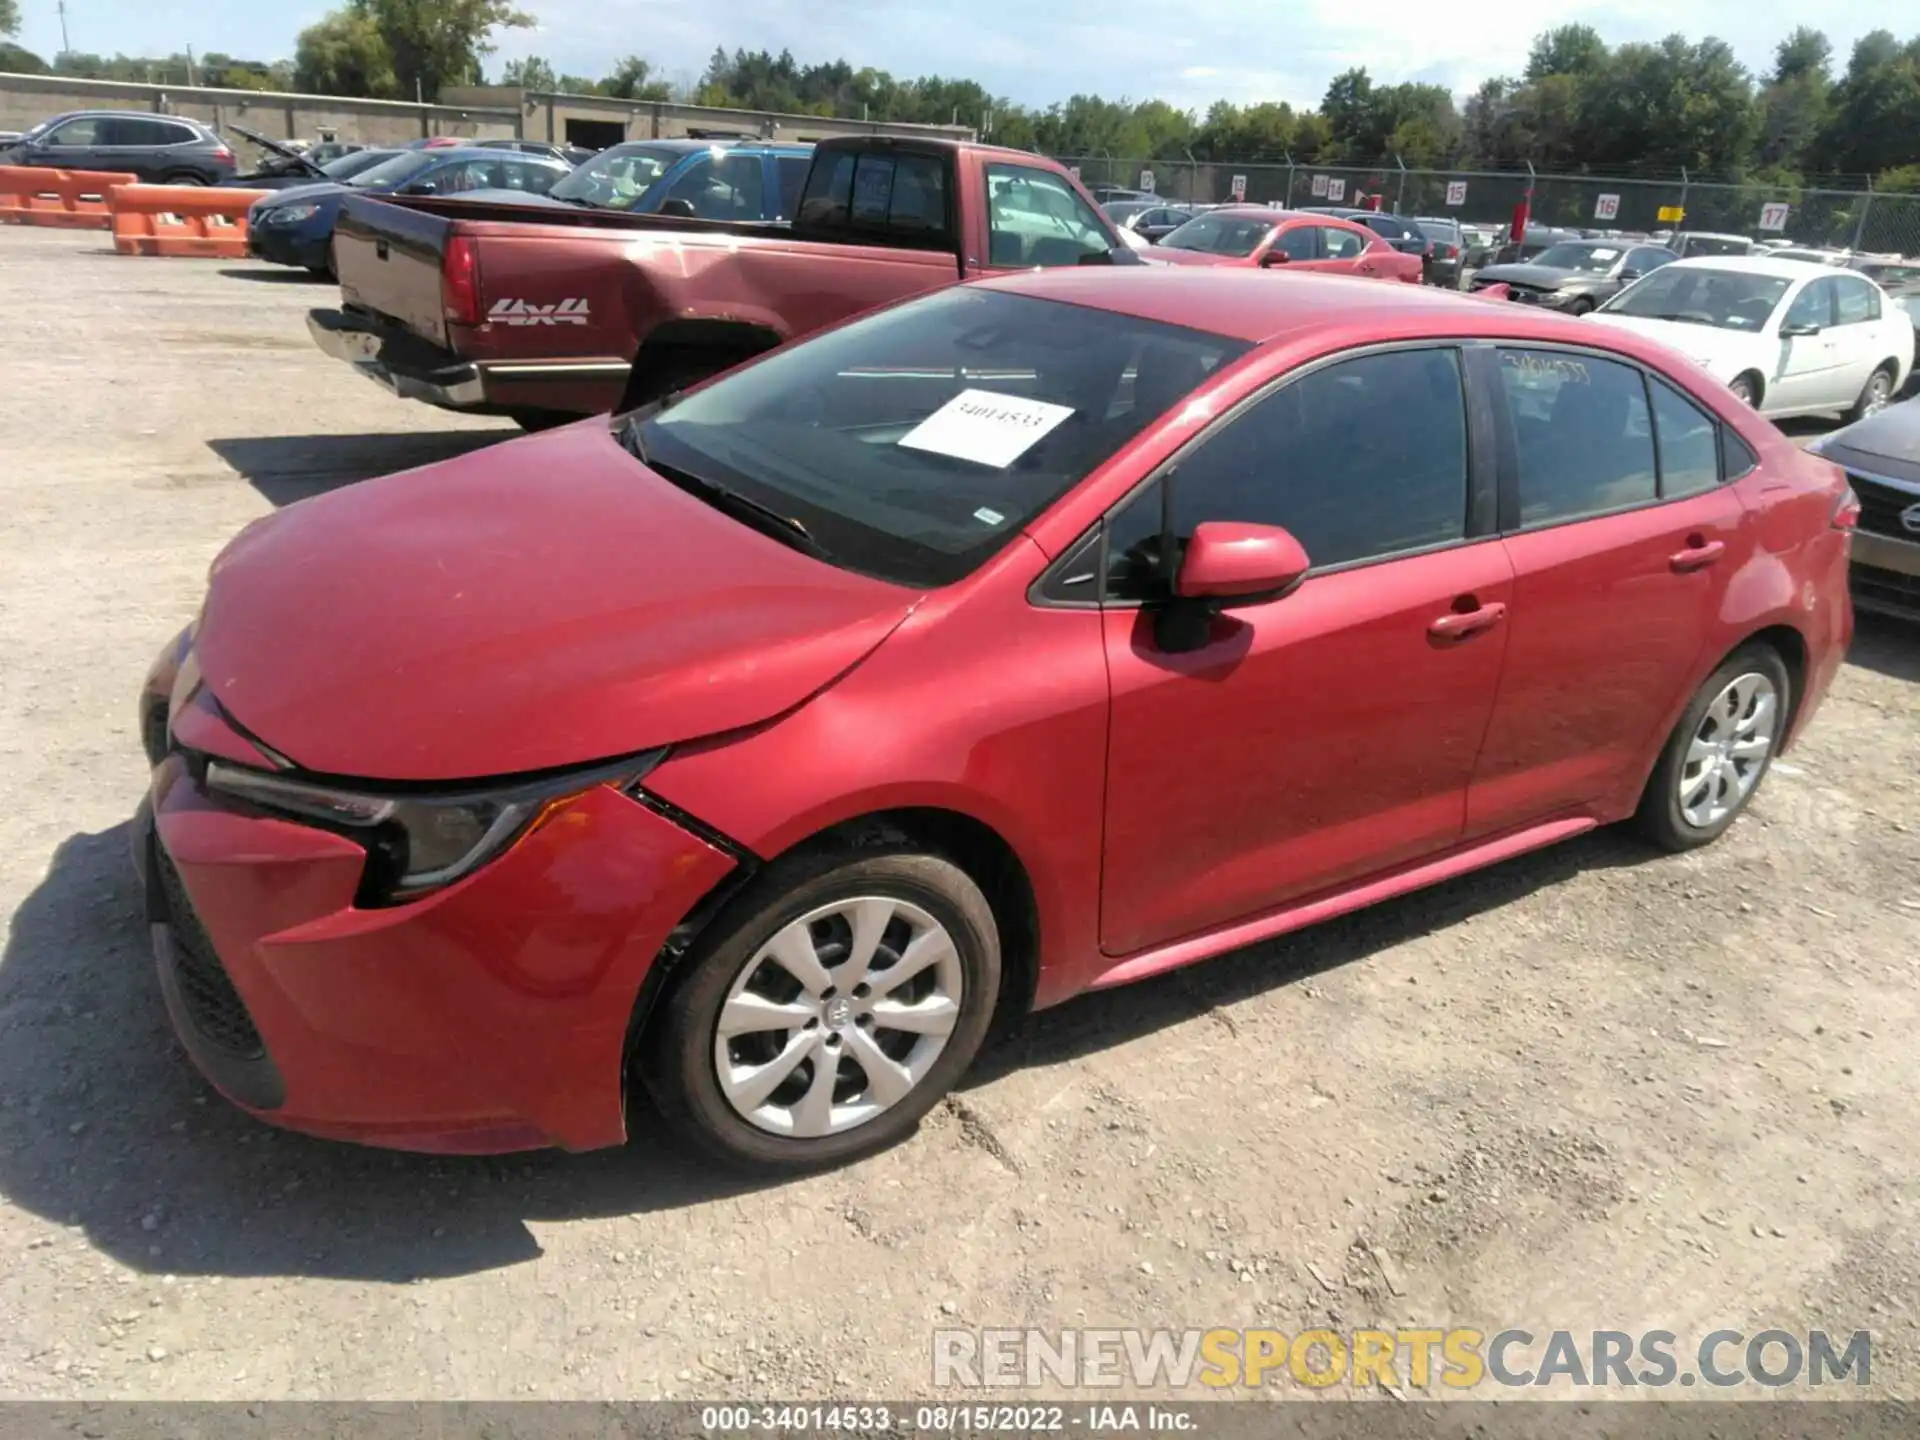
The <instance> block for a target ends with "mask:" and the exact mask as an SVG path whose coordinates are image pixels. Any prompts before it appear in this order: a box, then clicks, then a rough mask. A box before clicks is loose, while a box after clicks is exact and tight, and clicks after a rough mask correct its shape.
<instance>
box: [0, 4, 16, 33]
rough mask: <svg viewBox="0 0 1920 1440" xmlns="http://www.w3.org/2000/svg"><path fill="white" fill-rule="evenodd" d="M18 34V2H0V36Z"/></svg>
mask: <svg viewBox="0 0 1920 1440" xmlns="http://www.w3.org/2000/svg"><path fill="white" fill-rule="evenodd" d="M19 33H20V0H0V35H18V34H19Z"/></svg>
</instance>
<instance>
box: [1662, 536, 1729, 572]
mask: <svg viewBox="0 0 1920 1440" xmlns="http://www.w3.org/2000/svg"><path fill="white" fill-rule="evenodd" d="M1726 553H1727V544H1726V541H1724V540H1702V539H1701V538H1700V537H1699V536H1698V535H1692V536H1689V537H1688V539H1687V548H1686V549H1684V550H1676V551H1674V552H1673V554H1671V555H1669V556H1668V557H1667V563H1668V564H1669V565H1671V566H1672V567H1673V568H1674V570H1675V572H1676V573H1678V574H1681V575H1685V574H1686V573H1687V572H1688V571H1690V570H1704V569H1706V568H1707V566H1709V565H1711V564H1713V562H1714V561H1716V560H1718V559H1719V558H1720V557H1721V556H1722V555H1724V554H1726Z"/></svg>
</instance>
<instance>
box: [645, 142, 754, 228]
mask: <svg viewBox="0 0 1920 1440" xmlns="http://www.w3.org/2000/svg"><path fill="white" fill-rule="evenodd" d="M763 191H764V183H763V178H762V175H761V171H760V157H759V156H758V155H742V154H739V153H737V152H731V151H722V152H721V153H720V154H718V155H703V156H701V157H700V158H699V159H698V160H696V161H694V162H693V164H691V165H689V166H688V167H687V168H686V170H684V171H683V172H682V173H681V174H679V175H677V176H675V177H674V180H673V183H672V184H671V185H669V186H668V187H667V193H666V194H665V195H664V196H662V197H661V199H662V200H663V202H664V201H666V200H684V201H686V202H687V203H688V204H689V205H691V206H693V213H694V214H695V215H697V216H698V217H699V218H700V219H702V220H758V219H759V218H760V214H761V206H762V204H763V199H762V196H763Z"/></svg>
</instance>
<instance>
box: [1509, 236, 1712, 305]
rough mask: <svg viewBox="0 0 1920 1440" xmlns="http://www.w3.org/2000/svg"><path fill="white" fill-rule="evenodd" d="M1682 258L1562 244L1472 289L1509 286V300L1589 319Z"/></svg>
mask: <svg viewBox="0 0 1920 1440" xmlns="http://www.w3.org/2000/svg"><path fill="white" fill-rule="evenodd" d="M1679 258H1680V257H1679V256H1677V255H1675V254H1674V253H1673V252H1672V251H1671V250H1666V249H1662V248H1661V247H1660V246H1658V245H1626V244H1622V243H1621V242H1619V241H1616V240H1563V241H1561V242H1560V243H1559V244H1558V245H1550V246H1548V247H1547V248H1546V249H1545V250H1542V251H1541V252H1540V253H1539V254H1538V255H1536V256H1534V257H1533V259H1531V260H1530V261H1527V262H1525V263H1522V264H1513V265H1489V266H1487V268H1486V269H1484V270H1482V271H1480V272H1479V273H1478V274H1476V275H1475V276H1474V277H1473V283H1472V286H1471V288H1472V289H1474V290H1484V289H1486V288H1487V287H1488V286H1489V285H1505V286H1506V287H1507V298H1508V299H1509V300H1519V301H1522V302H1524V303H1526V304H1530V305H1545V306H1547V307H1548V308H1550V309H1554V310H1560V311H1564V312H1565V313H1566V314H1568V315H1584V314H1586V313H1587V312H1588V311H1589V310H1592V309H1593V308H1595V307H1596V306H1597V305H1599V304H1600V302H1601V301H1603V300H1610V299H1612V298H1613V297H1614V296H1615V295H1618V294H1619V293H1620V292H1621V291H1622V290H1624V289H1626V288H1627V286H1629V285H1631V284H1632V283H1633V282H1634V281H1636V280H1638V279H1639V278H1640V277H1641V276H1642V275H1645V274H1646V273H1647V272H1648V271H1650V270H1657V269H1659V268H1660V267H1661V266H1662V265H1665V264H1666V263H1667V262H1668V261H1670V260H1677V259H1679Z"/></svg>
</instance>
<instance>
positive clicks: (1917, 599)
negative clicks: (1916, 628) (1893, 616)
mask: <svg viewBox="0 0 1920 1440" xmlns="http://www.w3.org/2000/svg"><path fill="white" fill-rule="evenodd" d="M1853 598H1854V601H1855V603H1856V604H1859V605H1861V606H1862V607H1865V608H1868V609H1873V610H1891V611H1894V612H1896V613H1898V614H1901V615H1906V616H1910V617H1912V618H1914V619H1916V620H1920V575H1902V574H1901V573H1900V572H1899V571H1897V570H1882V569H1881V568H1880V567H1879V566H1878V565H1862V564H1861V563H1860V562H1859V561H1857V560H1856V561H1854V563H1853Z"/></svg>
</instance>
